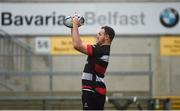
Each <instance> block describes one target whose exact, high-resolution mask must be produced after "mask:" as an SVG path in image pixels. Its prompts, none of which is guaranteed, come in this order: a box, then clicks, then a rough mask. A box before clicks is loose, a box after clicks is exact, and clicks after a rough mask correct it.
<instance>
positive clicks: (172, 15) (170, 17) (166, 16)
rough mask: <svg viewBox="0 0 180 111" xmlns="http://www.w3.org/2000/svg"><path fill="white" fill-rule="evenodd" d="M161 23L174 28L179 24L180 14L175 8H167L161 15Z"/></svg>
mask: <svg viewBox="0 0 180 111" xmlns="http://www.w3.org/2000/svg"><path fill="white" fill-rule="evenodd" d="M160 22H161V24H162V25H163V26H165V27H168V28H171V27H174V26H175V25H177V24H178V22H179V14H178V12H177V11H176V10H175V9H173V8H166V9H165V10H163V11H162V13H161V14H160Z"/></svg>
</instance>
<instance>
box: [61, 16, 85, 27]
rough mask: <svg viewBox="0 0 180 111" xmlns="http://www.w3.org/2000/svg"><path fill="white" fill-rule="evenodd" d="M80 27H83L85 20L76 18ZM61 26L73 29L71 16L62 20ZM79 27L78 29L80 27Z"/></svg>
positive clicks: (79, 17)
mask: <svg viewBox="0 0 180 111" xmlns="http://www.w3.org/2000/svg"><path fill="white" fill-rule="evenodd" d="M78 19H79V22H80V26H82V25H84V22H85V19H84V17H83V16H78ZM63 24H64V25H65V26H66V27H68V28H73V21H72V17H71V16H66V17H65V18H64V20H63ZM80 26H79V27H80Z"/></svg>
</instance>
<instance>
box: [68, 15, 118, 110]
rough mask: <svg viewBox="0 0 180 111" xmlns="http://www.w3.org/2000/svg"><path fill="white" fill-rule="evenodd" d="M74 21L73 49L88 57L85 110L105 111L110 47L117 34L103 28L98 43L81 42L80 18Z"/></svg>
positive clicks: (83, 87)
mask: <svg viewBox="0 0 180 111" xmlns="http://www.w3.org/2000/svg"><path fill="white" fill-rule="evenodd" d="M72 19H73V27H72V28H71V36H72V41H73V47H74V48H75V49H76V50H77V51H79V52H82V53H84V54H86V55H88V58H87V63H86V64H85V67H84V71H83V74H82V104H83V110H103V109H104V104H105V98H106V85H105V82H104V76H105V72H106V69H107V66H108V63H109V56H110V46H111V42H112V40H113V38H114V36H115V32H114V30H113V29H112V28H111V27H109V26H103V27H101V29H100V31H99V33H98V34H97V43H96V44H87V43H84V42H83V41H81V38H80V35H79V29H78V28H79V26H80V22H79V19H78V17H77V16H74V17H72Z"/></svg>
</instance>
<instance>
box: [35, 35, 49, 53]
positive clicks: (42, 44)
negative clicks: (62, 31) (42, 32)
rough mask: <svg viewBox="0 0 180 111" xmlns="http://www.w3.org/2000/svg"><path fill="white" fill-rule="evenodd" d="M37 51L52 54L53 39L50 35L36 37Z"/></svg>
mask: <svg viewBox="0 0 180 111" xmlns="http://www.w3.org/2000/svg"><path fill="white" fill-rule="evenodd" d="M35 52H36V53H37V54H50V52H51V41H50V38H49V37H36V38H35Z"/></svg>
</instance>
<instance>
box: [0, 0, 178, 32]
mask: <svg viewBox="0 0 180 111" xmlns="http://www.w3.org/2000/svg"><path fill="white" fill-rule="evenodd" d="M0 7H1V8H0V27H1V29H3V30H5V31H6V32H8V33H10V34H14V35H69V34H70V29H69V28H67V27H65V26H64V25H63V19H64V17H65V16H67V15H73V14H74V12H78V14H80V15H82V16H84V17H85V20H86V21H85V25H84V26H82V27H81V28H80V33H81V34H96V33H97V32H98V30H97V29H99V28H100V26H102V25H109V26H111V27H113V28H114V29H115V31H116V34H119V35H121V34H122V35H124V34H125V35H131V34H180V23H179V21H178V20H179V16H180V15H179V14H180V2H174V3H173V2H169V3H168V2H165V3H159V2H158V3H157V2H154V3H149V2H148V3H147V2H146V3H139V2H138V3H0Z"/></svg>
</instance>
